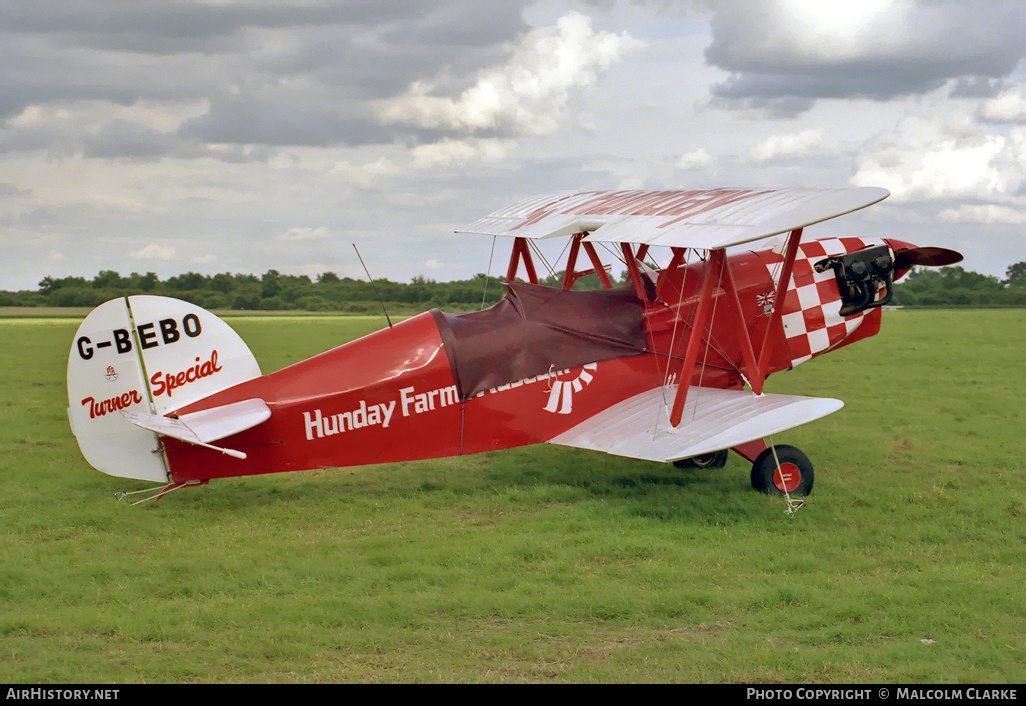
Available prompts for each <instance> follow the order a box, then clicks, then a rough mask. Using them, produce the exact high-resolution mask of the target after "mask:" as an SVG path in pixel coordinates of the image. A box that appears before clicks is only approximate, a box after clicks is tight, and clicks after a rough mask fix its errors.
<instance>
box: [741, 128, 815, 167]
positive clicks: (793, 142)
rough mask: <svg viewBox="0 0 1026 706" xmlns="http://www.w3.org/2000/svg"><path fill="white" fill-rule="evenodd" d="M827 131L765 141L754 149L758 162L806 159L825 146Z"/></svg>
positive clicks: (811, 131) (776, 137)
mask: <svg viewBox="0 0 1026 706" xmlns="http://www.w3.org/2000/svg"><path fill="white" fill-rule="evenodd" d="M825 135H826V131H824V130H822V129H814V130H805V131H804V132H800V133H797V134H794V135H775V136H773V137H770V138H767V139H766V140H763V141H762V142H760V143H759V144H758V145H756V146H755V147H754V148H753V149H752V153H751V154H752V159H754V160H755V161H756V162H772V161H778V160H785V159H793V158H795V157H804V156H807V155H810V154H813V153H815V152H816V150H817V149H818V148H819V146H820V145H822V144H823V138H824V136H825Z"/></svg>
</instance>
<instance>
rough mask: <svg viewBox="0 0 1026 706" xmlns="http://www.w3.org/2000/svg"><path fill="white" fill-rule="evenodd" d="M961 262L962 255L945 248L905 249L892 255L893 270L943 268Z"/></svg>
mask: <svg viewBox="0 0 1026 706" xmlns="http://www.w3.org/2000/svg"><path fill="white" fill-rule="evenodd" d="M961 261H962V253H960V252H955V251H954V250H948V249H946V248H905V249H903V250H898V251H897V252H895V253H894V269H896V270H907V269H909V268H911V267H912V266H913V265H926V266H927V267H943V266H945V265H954V264H955V263H956V262H961Z"/></svg>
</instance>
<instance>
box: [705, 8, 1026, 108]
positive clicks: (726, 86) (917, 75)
mask: <svg viewBox="0 0 1026 706" xmlns="http://www.w3.org/2000/svg"><path fill="white" fill-rule="evenodd" d="M710 6H711V7H712V8H713V12H714V15H713V19H712V31H713V39H712V42H711V43H710V45H709V47H708V48H707V49H706V53H705V55H706V59H707V60H708V61H709V62H710V63H711V64H713V65H715V66H717V67H719V68H722V69H724V70H726V71H728V72H730V74H731V75H730V77H729V78H728V79H727V80H726V81H724V82H722V83H720V84H719V85H718V86H716V87H714V95H716V96H717V97H719V98H721V99H725V100H730V101H737V102H739V103H742V104H744V105H748V106H752V105H755V106H761V107H777V108H779V107H780V106H783V105H786V106H788V107H790V108H792V109H794V110H796V111H799V110H805V109H808V108H809V107H811V105H812V104H813V103H814V102H815V100H817V99H821V98H852V97H862V98H871V99H875V100H886V99H890V98H894V97H897V96H904V95H912V94H922V93H928V92H930V91H933V90H935V89H937V88H938V87H940V86H943V85H945V84H946V83H947V82H948V81H951V80H972V81H977V82H978V81H985V80H987V79H993V78H1001V77H1005V76H1008V75H1009V74H1011V73H1012V72H1013V71H1014V70H1015V68H1016V66H1017V65H1018V63H1019V61H1020V60H1021V59H1022V58H1023V57H1024V55H1026V46H1024V45H1023V42H1022V34H1023V29H1024V27H1026V21H1024V19H1023V13H1022V12H1021V9H1022V8H1021V3H1020V2H1018V0H990V1H989V2H980V3H960V2H932V1H929V0H863V1H862V2H851V3H846V4H837V3H833V4H831V3H824V2H820V1H819V0H776V1H774V2H770V1H769V0H762V1H756V2H753V1H751V0H712V1H711V2H710ZM787 99H790V102H789V103H785V102H784V101H786V100H787ZM778 112H779V111H778Z"/></svg>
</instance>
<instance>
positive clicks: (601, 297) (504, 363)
mask: <svg viewBox="0 0 1026 706" xmlns="http://www.w3.org/2000/svg"><path fill="white" fill-rule="evenodd" d="M506 288H507V292H506V296H505V298H503V299H502V300H500V301H499V303H498V304H496V305H495V306H493V307H491V308H489V309H485V310H483V311H475V312H471V313H467V314H444V313H442V312H440V311H438V310H437V309H435V310H433V311H432V314H434V317H435V321H436V322H437V324H438V330H439V332H440V333H441V335H442V342H443V343H444V344H445V350H446V353H447V354H448V356H449V364H450V365H451V366H452V371H453V377H455V378H456V385H457V387H458V389H459V392H460V396H461V397H463V398H464V399H466V398H467V397H470V396H472V395H475V394H477V393H478V392H483V391H485V390H489V389H491V388H493V387H498V386H499V385H504V384H506V383H508V382H514V381H516V380H522V379H524V378H528V377H532V376H535V375H541V374H543V373H546V372H549V371H554V370H563V369H565V368H572V367H575V366H578V365H583V364H584V363H593V362H596V361H601V360H609V359H611V358H622V357H625V356H633V355H641V354H642V353H644V352H645V349H646V346H647V339H646V336H645V329H644V321H643V311H644V305H643V303H642V301H641V300H640V299H638V297H637V296H636V295H635V294H634V290H633V288H632V287H623V288H618V289H600V290H594V291H567V290H562V289H555V288H552V287H545V286H542V285H537V284H527V283H524V282H514V283H510V284H507V285H506Z"/></svg>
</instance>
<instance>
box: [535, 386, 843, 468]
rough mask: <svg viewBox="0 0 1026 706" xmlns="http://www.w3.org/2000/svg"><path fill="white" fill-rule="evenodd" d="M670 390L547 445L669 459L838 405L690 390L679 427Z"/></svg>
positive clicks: (758, 434)
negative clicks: (670, 410)
mask: <svg viewBox="0 0 1026 706" xmlns="http://www.w3.org/2000/svg"><path fill="white" fill-rule="evenodd" d="M675 387H676V386H673V385H671V386H669V388H667V389H666V390H665V399H664V389H663V388H661V387H657V388H653V389H651V390H648V391H646V392H642V393H640V394H638V395H635V396H634V397H630V398H628V399H626V400H623V401H622V402H618V403H616V404H614V405H612V406H611V407H608V408H606V409H605V410H603V411H601V412H599V413H598V414H595V415H593V416H592V417H590V418H588V419H586V420H584V421H583V422H581V423H580V424H578V425H577V426H575V427H573V428H571V429H568V430H567V431H565V432H563V433H562V434H559V435H557V436H555V437H553V438H552V439H549V443H551V444H560V445H562V446H575V447H578V448H582V449H591V450H593V451H604V452H606V453H610V454H614V455H617V456H628V457H630V458H640V459H644V460H647V461H674V460H676V459H679V458H690V457H692V456H699V455H701V454H705V453H709V452H712V451H719V450H720V449H729V448H732V447H734V446H739V445H741V444H744V443H747V442H749V441H754V440H756V439H762V438H764V437H767V436H770V435H772V434H775V433H777V432H781V431H785V430H787V429H792V428H794V427H797V426H800V425H802V424H806V423H808V422H811V421H814V420H816V419H819V418H820V417H825V416H826V415H828V414H831V413H832V412H836V411H837V410H839V409H840V408H841V407H842V406H843V405H844V403H843V402H841V401H840V400H835V399H829V398H823V397H796V396H793V395H777V394H763V395H755V394H753V393H751V392H745V391H742V390H721V389H716V388H709V387H692V388H691V391H690V394H689V395H688V399H687V402H686V403H685V405H684V414H683V417H682V422H681V425H680V426H679V427H676V428H675V427H673V426H671V425H670V422H669V420H668V419H667V413H666V406H667V405H666V402H665V400H666V399H672V398H673V393H674V392H675V389H674V388H675Z"/></svg>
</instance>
